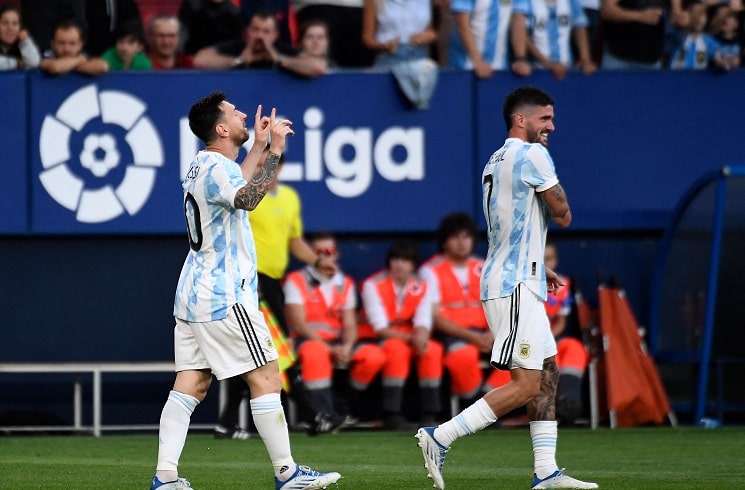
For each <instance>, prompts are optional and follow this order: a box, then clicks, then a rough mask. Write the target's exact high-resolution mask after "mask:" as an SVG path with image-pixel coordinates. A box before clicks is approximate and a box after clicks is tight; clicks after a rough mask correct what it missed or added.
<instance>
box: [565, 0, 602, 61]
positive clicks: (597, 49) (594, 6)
mask: <svg viewBox="0 0 745 490" xmlns="http://www.w3.org/2000/svg"><path fill="white" fill-rule="evenodd" d="M579 3H580V5H581V6H582V10H583V11H584V12H585V17H587V28H586V29H587V42H588V43H589V45H590V57H591V58H592V61H593V62H595V64H596V65H598V66H599V65H600V60H601V59H602V57H603V38H602V36H601V33H600V0H580V2H579ZM572 53H573V54H574V56H575V58H579V47H578V45H577V43H576V42H574V44H573V51H572Z"/></svg>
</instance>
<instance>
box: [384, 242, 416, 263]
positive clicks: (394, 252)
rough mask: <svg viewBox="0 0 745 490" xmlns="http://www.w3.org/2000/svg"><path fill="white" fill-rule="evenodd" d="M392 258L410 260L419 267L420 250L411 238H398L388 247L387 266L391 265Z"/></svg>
mask: <svg viewBox="0 0 745 490" xmlns="http://www.w3.org/2000/svg"><path fill="white" fill-rule="evenodd" d="M392 259H402V260H409V261H411V262H413V263H414V267H419V250H418V249H417V246H416V244H415V243H414V242H413V241H411V240H408V239H401V240H396V241H395V242H393V244H392V245H391V248H390V249H388V256H387V257H386V259H385V263H386V265H387V266H390V265H391V260H392Z"/></svg>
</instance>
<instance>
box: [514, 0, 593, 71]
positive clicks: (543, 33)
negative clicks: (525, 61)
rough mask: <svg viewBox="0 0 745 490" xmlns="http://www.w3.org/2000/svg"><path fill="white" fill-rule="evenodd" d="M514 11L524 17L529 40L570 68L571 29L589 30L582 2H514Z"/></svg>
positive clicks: (516, 0)
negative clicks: (582, 28)
mask: <svg viewBox="0 0 745 490" xmlns="http://www.w3.org/2000/svg"><path fill="white" fill-rule="evenodd" d="M515 12H517V13H521V14H523V15H524V16H525V22H526V24H527V28H528V32H529V33H530V39H531V40H532V41H533V44H534V45H535V47H536V49H538V51H540V52H541V53H542V54H543V55H544V56H545V57H546V58H548V59H549V60H551V61H554V62H559V63H562V64H565V65H568V66H570V67H571V65H572V49H571V46H572V29H574V28H575V27H587V16H586V15H585V11H584V10H583V9H582V5H581V4H580V0H551V1H547V0H515Z"/></svg>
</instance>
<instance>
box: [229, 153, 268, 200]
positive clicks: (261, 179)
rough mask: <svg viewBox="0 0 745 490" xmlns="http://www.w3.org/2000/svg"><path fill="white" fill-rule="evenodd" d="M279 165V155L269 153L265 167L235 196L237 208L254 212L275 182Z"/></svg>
mask: <svg viewBox="0 0 745 490" xmlns="http://www.w3.org/2000/svg"><path fill="white" fill-rule="evenodd" d="M278 165H279V155H277V154H276V153H272V152H269V155H267V157H266V160H264V165H262V166H261V168H260V169H259V170H258V171H257V172H256V173H255V174H254V176H253V178H252V179H251V181H250V182H249V183H248V184H246V185H244V186H243V187H241V188H240V189H239V190H238V193H237V194H236V195H235V202H234V204H235V207H236V208H238V209H245V210H246V211H252V210H253V209H255V208H256V206H258V205H259V203H260V202H261V200H262V199H263V198H264V196H265V195H266V193H267V192H269V188H270V187H271V185H272V180H274V174H275V173H276V172H277V166H278Z"/></svg>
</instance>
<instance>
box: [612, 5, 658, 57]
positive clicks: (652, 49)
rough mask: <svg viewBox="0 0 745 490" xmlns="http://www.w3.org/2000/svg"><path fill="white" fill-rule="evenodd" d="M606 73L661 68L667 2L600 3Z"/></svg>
mask: <svg viewBox="0 0 745 490" xmlns="http://www.w3.org/2000/svg"><path fill="white" fill-rule="evenodd" d="M601 2H602V3H601V7H600V17H601V18H602V26H603V27H602V28H603V38H604V39H605V48H604V51H603V62H602V68H603V69H605V70H626V69H645V70H656V69H660V68H661V67H662V59H663V56H664V54H665V6H666V0H601Z"/></svg>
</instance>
